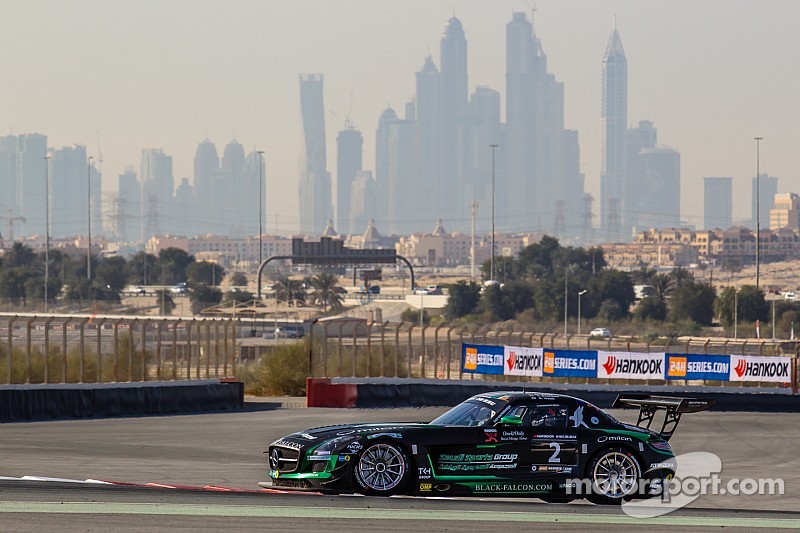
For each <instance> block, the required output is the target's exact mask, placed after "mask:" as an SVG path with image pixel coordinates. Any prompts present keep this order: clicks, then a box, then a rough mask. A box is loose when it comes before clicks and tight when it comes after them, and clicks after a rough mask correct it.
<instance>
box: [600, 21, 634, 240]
mask: <svg viewBox="0 0 800 533" xmlns="http://www.w3.org/2000/svg"><path fill="white" fill-rule="evenodd" d="M602 77H603V81H602V94H603V96H602V102H601V105H602V119H601V122H602V127H603V161H602V172H601V174H600V217H601V228H602V230H603V232H604V233H605V236H606V237H607V238H611V239H618V238H620V237H621V236H622V235H626V234H627V231H626V228H623V215H622V210H624V209H627V207H626V206H625V196H626V193H625V182H626V178H625V172H626V170H627V164H626V162H625V155H626V154H625V152H626V150H625V134H626V130H627V127H628V61H627V59H626V58H625V51H624V50H623V48H622V41H621V40H620V38H619V33H618V32H617V27H616V24H615V25H614V29H613V31H612V32H611V38H610V39H609V40H608V46H607V47H606V53H605V56H604V57H603V76H602Z"/></svg>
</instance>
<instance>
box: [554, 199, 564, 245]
mask: <svg viewBox="0 0 800 533" xmlns="http://www.w3.org/2000/svg"><path fill="white" fill-rule="evenodd" d="M565 226H566V223H565V221H564V200H556V219H555V222H554V223H553V234H554V235H555V236H556V237H558V238H561V237H563V236H564V228H565Z"/></svg>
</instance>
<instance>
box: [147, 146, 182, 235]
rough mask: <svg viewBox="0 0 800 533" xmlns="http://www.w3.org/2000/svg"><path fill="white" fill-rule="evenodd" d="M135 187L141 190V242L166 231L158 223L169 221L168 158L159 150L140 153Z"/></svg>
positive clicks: (171, 181)
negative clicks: (137, 184)
mask: <svg viewBox="0 0 800 533" xmlns="http://www.w3.org/2000/svg"><path fill="white" fill-rule="evenodd" d="M139 184H140V185H141V187H142V192H141V203H140V204H139V207H140V210H139V216H140V217H141V218H140V220H141V231H142V235H141V238H142V239H143V240H146V239H147V238H148V237H149V236H150V235H155V234H157V233H160V232H162V231H165V230H168V229H169V224H167V225H165V226H164V227H162V219H163V220H164V221H167V220H169V218H170V217H169V212H170V210H171V207H172V192H173V190H174V188H175V180H174V178H173V176H172V156H169V155H167V154H165V153H164V150H162V149H161V148H145V149H143V150H142V161H141V165H140V167H139Z"/></svg>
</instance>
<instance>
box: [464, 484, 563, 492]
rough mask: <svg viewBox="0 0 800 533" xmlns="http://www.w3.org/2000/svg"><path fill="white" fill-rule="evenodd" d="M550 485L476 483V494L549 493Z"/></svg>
mask: <svg viewBox="0 0 800 533" xmlns="http://www.w3.org/2000/svg"><path fill="white" fill-rule="evenodd" d="M551 488H552V485H550V484H548V483H476V484H475V492H548V491H550V489H551Z"/></svg>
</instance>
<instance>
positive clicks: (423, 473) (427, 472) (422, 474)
mask: <svg viewBox="0 0 800 533" xmlns="http://www.w3.org/2000/svg"><path fill="white" fill-rule="evenodd" d="M417 478H418V479H430V478H431V469H430V468H417Z"/></svg>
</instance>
